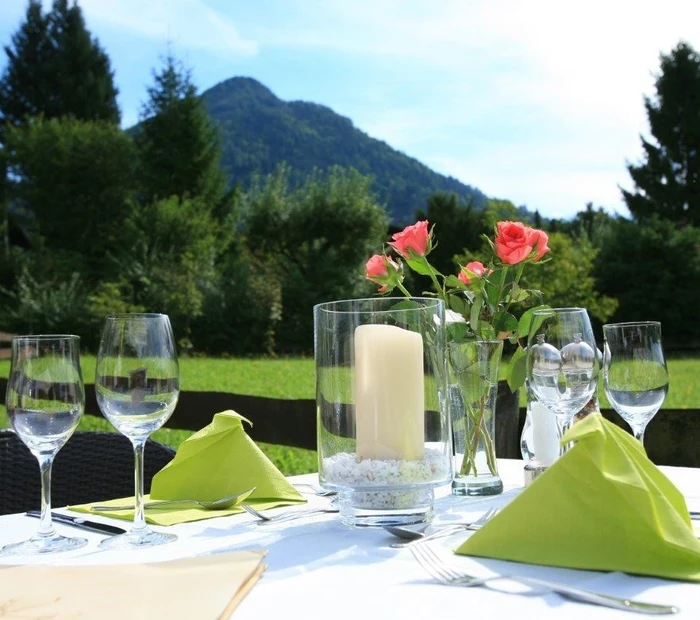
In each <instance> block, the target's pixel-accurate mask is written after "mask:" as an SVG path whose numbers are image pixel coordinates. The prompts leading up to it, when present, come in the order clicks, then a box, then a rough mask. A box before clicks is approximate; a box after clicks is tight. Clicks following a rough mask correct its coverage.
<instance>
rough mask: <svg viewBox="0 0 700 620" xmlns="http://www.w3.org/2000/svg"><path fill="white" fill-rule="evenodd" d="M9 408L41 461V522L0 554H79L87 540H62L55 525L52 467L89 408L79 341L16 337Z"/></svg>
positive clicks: (61, 337) (62, 337) (12, 420)
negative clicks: (25, 537)
mask: <svg viewBox="0 0 700 620" xmlns="http://www.w3.org/2000/svg"><path fill="white" fill-rule="evenodd" d="M5 404H6V405H7V414H8V416H9V418H10V423H11V424H12V428H13V429H14V430H15V433H17V436H18V437H19V438H20V439H21V440H22V442H23V443H24V444H25V445H26V446H27V447H28V448H29V450H30V451H31V453H32V454H33V455H34V456H35V457H36V458H37V460H38V461H39V469H40V470H41V522H40V524H39V531H38V532H37V533H36V534H35V535H34V536H33V537H32V538H30V539H29V540H26V541H24V542H20V543H14V544H11V545H7V546H5V547H3V549H2V551H0V554H2V555H15V554H28V555H34V554H39V553H54V552H57V551H70V550H72V549H79V548H80V547H82V546H84V545H85V544H87V540H86V539H85V538H69V537H67V536H61V535H59V534H58V533H57V532H56V530H55V529H54V527H53V524H52V522H51V467H52V465H53V460H54V457H55V456H56V453H57V452H58V451H59V450H60V449H61V447H63V445H64V444H65V443H66V442H67V441H68V439H69V438H70V436H71V435H72V434H73V432H74V431H75V429H76V428H77V426H78V423H79V422H80V418H81V416H82V415H83V411H84V409H85V389H84V386H83V377H82V374H81V371H80V338H79V337H78V336H72V335H46V336H18V337H15V338H13V339H12V360H11V363H10V377H9V379H8V382H7V392H6V395H5Z"/></svg>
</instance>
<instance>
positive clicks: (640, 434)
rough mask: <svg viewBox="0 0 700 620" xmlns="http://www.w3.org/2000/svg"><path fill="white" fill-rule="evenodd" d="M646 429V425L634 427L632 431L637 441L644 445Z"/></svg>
mask: <svg viewBox="0 0 700 620" xmlns="http://www.w3.org/2000/svg"><path fill="white" fill-rule="evenodd" d="M645 430H646V429H645V427H644V426H641V427H634V428H632V433H634V438H635V439H636V440H637V441H639V443H641V444H642V445H644V431H645Z"/></svg>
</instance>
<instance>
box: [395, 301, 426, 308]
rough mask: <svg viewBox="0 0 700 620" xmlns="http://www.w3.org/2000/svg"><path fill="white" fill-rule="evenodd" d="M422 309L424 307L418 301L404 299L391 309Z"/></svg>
mask: <svg viewBox="0 0 700 620" xmlns="http://www.w3.org/2000/svg"><path fill="white" fill-rule="evenodd" d="M420 307H422V306H421V304H420V303H418V302H417V301H412V300H410V299H404V300H402V301H399V302H397V303H395V304H394V305H393V306H392V307H391V309H392V310H416V309H418V308H420Z"/></svg>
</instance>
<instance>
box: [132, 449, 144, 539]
mask: <svg viewBox="0 0 700 620" xmlns="http://www.w3.org/2000/svg"><path fill="white" fill-rule="evenodd" d="M133 445H134V501H135V509H134V523H133V525H132V531H133V532H138V531H140V530H145V529H146V517H145V515H144V507H143V451H144V447H145V445H146V440H145V439H138V440H133Z"/></svg>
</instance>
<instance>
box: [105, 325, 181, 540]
mask: <svg viewBox="0 0 700 620" xmlns="http://www.w3.org/2000/svg"><path fill="white" fill-rule="evenodd" d="M95 392H96V396H97V404H98V405H99V407H100V409H101V410H102V413H103V414H104V416H105V417H106V418H107V419H108V420H109V421H110V422H111V424H112V425H113V426H114V427H115V428H116V429H117V430H118V431H119V432H120V433H122V434H123V435H126V436H127V437H128V438H129V440H130V441H131V443H132V444H133V446H134V455H135V476H134V478H135V493H134V521H133V525H132V527H131V529H130V531H129V532H127V533H126V534H122V535H120V536H112V537H110V538H107V539H105V540H103V541H102V543H101V544H100V547H102V548H106V549H133V548H141V547H150V546H153V545H161V544H163V543H167V542H171V541H173V540H175V539H176V538H177V536H175V535H174V534H164V533H160V532H155V531H153V530H151V529H150V528H149V527H148V526H147V525H146V519H145V517H144V507H143V451H144V446H145V444H146V440H147V439H148V436H149V435H150V434H151V433H152V432H153V431H155V430H157V429H159V428H160V427H161V426H163V424H165V422H166V421H167V419H168V418H169V417H170V415H171V414H172V413H173V411H174V409H175V405H176V404H177V399H178V395H179V393H180V386H179V368H178V361H177V353H176V351H175V342H174V339H173V332H172V329H171V327H170V319H169V318H168V316H167V315H165V314H117V315H113V316H108V317H107V318H106V319H105V323H104V329H103V331H102V338H101V340H100V347H99V350H98V353H97V371H96V373H95Z"/></svg>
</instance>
